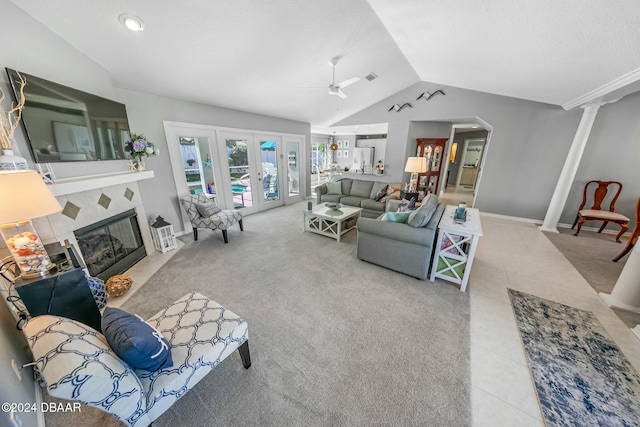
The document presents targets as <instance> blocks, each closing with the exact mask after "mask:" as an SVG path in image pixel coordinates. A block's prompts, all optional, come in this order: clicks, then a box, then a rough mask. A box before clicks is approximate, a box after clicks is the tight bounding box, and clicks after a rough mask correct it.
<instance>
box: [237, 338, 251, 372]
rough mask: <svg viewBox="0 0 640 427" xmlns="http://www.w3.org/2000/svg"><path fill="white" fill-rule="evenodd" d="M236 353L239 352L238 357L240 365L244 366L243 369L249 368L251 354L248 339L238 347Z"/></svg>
mask: <svg viewBox="0 0 640 427" xmlns="http://www.w3.org/2000/svg"><path fill="white" fill-rule="evenodd" d="M238 353H240V359H242V366H244V368H245V369H249V367H250V366H251V355H250V354H249V341H248V340H247V341H245V342H244V343H243V344H242V345H241V346H240V347H238Z"/></svg>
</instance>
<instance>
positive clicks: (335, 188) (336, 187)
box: [326, 182, 343, 195]
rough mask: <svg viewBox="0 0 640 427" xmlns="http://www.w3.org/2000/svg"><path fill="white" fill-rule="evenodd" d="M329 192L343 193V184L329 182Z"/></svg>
mask: <svg viewBox="0 0 640 427" xmlns="http://www.w3.org/2000/svg"><path fill="white" fill-rule="evenodd" d="M326 185H327V194H336V195H342V194H343V193H342V184H340V182H327V184H326Z"/></svg>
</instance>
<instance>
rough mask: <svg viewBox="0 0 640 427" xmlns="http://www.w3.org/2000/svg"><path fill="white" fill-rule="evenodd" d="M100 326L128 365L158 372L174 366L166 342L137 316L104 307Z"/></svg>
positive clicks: (169, 347) (108, 340) (112, 346)
mask: <svg viewBox="0 0 640 427" xmlns="http://www.w3.org/2000/svg"><path fill="white" fill-rule="evenodd" d="M101 326H102V333H103V334H104V336H105V337H106V338H107V342H108V343H109V346H110V347H111V349H112V350H113V351H114V352H115V353H116V354H117V355H118V357H120V359H122V360H123V361H124V362H125V363H126V364H128V365H129V366H130V367H132V368H135V369H144V370H146V371H157V370H158V369H164V368H168V367H170V366H173V359H172V358H171V346H170V345H169V342H168V341H167V340H166V339H165V338H164V337H163V336H162V334H161V333H160V332H158V331H157V330H156V329H154V328H152V327H151V325H149V324H148V323H147V322H145V321H144V320H142V319H141V318H140V317H139V316H136V315H134V314H131V313H127V312H126V311H123V310H120V309H119V308H114V307H107V308H105V309H104V313H103V314H102V325H101Z"/></svg>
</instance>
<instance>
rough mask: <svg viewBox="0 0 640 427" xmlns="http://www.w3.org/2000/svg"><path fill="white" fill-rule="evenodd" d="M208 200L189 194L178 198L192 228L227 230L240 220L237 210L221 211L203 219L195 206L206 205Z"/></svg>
mask: <svg viewBox="0 0 640 427" xmlns="http://www.w3.org/2000/svg"><path fill="white" fill-rule="evenodd" d="M208 202H209V199H207V196H205V195H204V194H190V195H188V196H184V197H180V204H182V207H183V208H184V210H185V212H187V215H188V216H189V221H191V225H192V226H193V227H194V228H208V229H210V230H227V229H228V228H229V227H231V226H232V225H233V224H236V223H237V222H238V221H240V220H242V212H240V211H238V210H235V209H233V210H231V209H230V210H226V209H223V210H221V211H220V212H217V213H215V214H213V215H211V216H208V217H203V216H202V215H200V213H199V212H198V209H197V208H196V204H200V205H202V204H204V203H208Z"/></svg>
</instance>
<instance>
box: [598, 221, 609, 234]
mask: <svg viewBox="0 0 640 427" xmlns="http://www.w3.org/2000/svg"><path fill="white" fill-rule="evenodd" d="M607 224H609V221H604V222H603V223H602V226H601V227H600V229H599V230H598V233H602V230H604V228H605V227H606V226H607Z"/></svg>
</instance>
